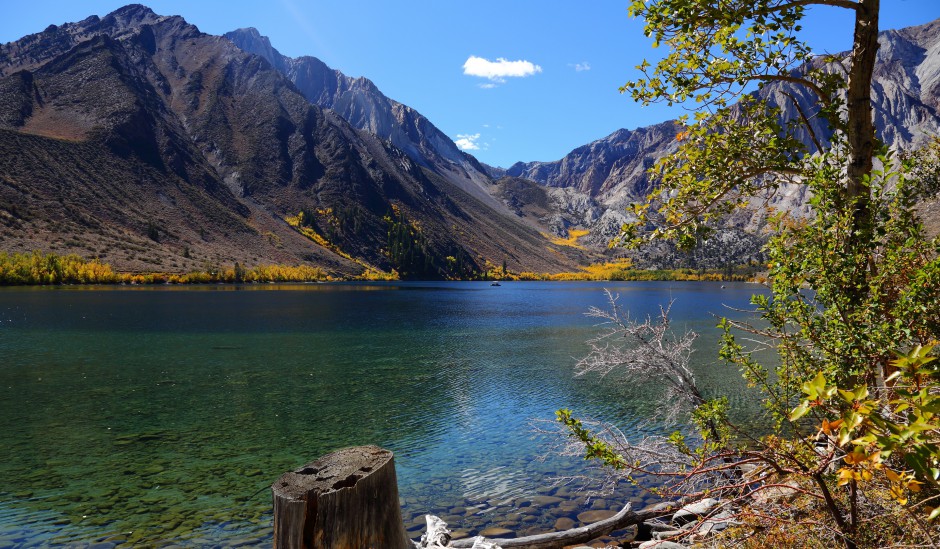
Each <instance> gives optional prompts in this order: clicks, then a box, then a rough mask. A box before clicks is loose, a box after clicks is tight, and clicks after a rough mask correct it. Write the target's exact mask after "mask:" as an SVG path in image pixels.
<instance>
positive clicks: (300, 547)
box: [271, 446, 414, 549]
mask: <svg viewBox="0 0 940 549" xmlns="http://www.w3.org/2000/svg"><path fill="white" fill-rule="evenodd" d="M271 491H272V494H273V498H274V547H275V548H276V549H412V548H413V547H414V545H413V544H412V543H411V541H410V540H409V539H408V535H407V533H406V531H405V527H404V523H403V522H402V519H401V509H400V507H399V504H398V480H397V478H396V475H395V461H394V455H393V454H392V452H390V451H388V450H384V449H382V448H379V447H377V446H356V447H353V448H345V449H343V450H339V451H337V452H333V453H332V454H328V455H326V456H323V457H322V458H320V459H318V460H316V461H314V462H313V463H309V464H307V465H305V466H303V467H301V468H300V469H297V470H295V471H291V472H287V473H284V474H283V475H281V478H279V479H278V480H277V482H275V483H274V484H273V485H271Z"/></svg>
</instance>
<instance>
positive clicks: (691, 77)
mask: <svg viewBox="0 0 940 549" xmlns="http://www.w3.org/2000/svg"><path fill="white" fill-rule="evenodd" d="M813 5H825V6H833V7H837V8H841V9H845V10H850V11H852V12H853V13H854V15H855V25H854V44H853V48H852V50H851V51H850V52H849V53H848V54H847V55H846V56H844V57H840V56H815V55H813V54H812V52H811V50H810V48H809V46H808V45H806V44H805V43H804V42H802V41H801V40H799V38H798V35H799V33H800V30H801V28H800V20H801V19H802V17H803V16H804V13H805V9H806V8H807V7H809V6H813ZM878 12H879V0H757V1H754V0H721V1H717V0H647V1H642V0H635V1H634V2H633V3H632V4H631V7H630V13H631V14H632V15H633V16H637V17H642V18H644V19H645V21H646V27H645V32H646V34H647V35H648V36H650V37H652V38H653V40H654V42H655V44H657V45H659V44H664V45H666V46H667V47H668V48H669V52H668V54H667V55H666V56H665V57H664V58H663V59H662V60H661V61H659V62H658V63H657V64H656V65H655V66H653V65H651V64H649V63H647V62H644V63H643V64H641V65H640V66H639V67H638V68H639V69H640V71H641V72H642V73H643V77H642V78H640V79H638V80H635V81H631V82H628V83H627V84H626V85H625V86H624V87H623V88H622V91H624V92H628V93H630V94H631V95H632V96H633V98H634V99H635V100H637V101H639V102H642V103H651V102H667V103H670V104H672V103H688V102H696V103H698V104H700V105H701V106H702V109H701V110H700V111H698V112H696V114H695V115H694V117H693V119H692V120H691V121H690V120H689V119H688V118H685V119H683V123H684V124H686V125H685V127H684V128H682V131H680V132H679V134H678V136H677V140H678V141H679V144H678V148H677V151H676V152H675V153H674V154H673V155H671V156H669V157H666V158H664V159H662V160H661V161H660V162H658V163H657V164H656V166H654V168H653V169H652V170H651V171H652V173H653V174H654V176H656V178H657V179H658V182H659V186H658V188H657V189H655V190H654V191H653V192H652V193H651V194H650V195H649V197H648V198H649V199H648V201H647V202H646V203H644V204H639V205H637V206H635V208H634V213H635V215H636V217H637V222H636V223H634V224H631V225H628V226H625V227H624V230H623V233H622V234H621V238H620V241H621V243H625V244H629V245H640V244H642V243H643V242H646V241H648V240H651V239H659V238H670V239H675V240H676V241H677V243H678V244H679V245H680V247H684V248H689V247H692V246H694V245H695V244H696V243H697V242H699V241H700V240H701V239H702V238H705V237H707V236H708V234H709V233H710V232H712V231H714V230H715V229H716V227H717V226H718V224H719V223H720V221H721V219H722V218H723V217H725V216H726V215H727V214H729V213H731V212H733V211H734V210H735V209H737V208H740V207H742V206H745V205H746V204H748V202H749V201H752V200H755V199H757V200H759V199H760V198H761V197H762V196H767V194H768V193H772V192H774V191H775V190H777V189H779V188H780V187H781V186H782V185H784V184H788V183H797V184H802V185H806V186H807V187H808V189H809V190H810V193H811V196H812V198H811V205H812V207H813V214H812V215H811V216H810V217H809V218H807V219H798V218H794V217H793V216H791V215H789V214H788V212H777V213H776V214H775V215H773V216H771V217H770V219H769V220H770V224H771V226H772V227H773V228H774V233H773V237H772V238H771V240H770V242H769V243H768V245H767V253H768V255H769V257H770V264H769V267H768V268H769V272H768V275H769V290H770V291H769V295H767V294H758V295H755V296H754V299H753V302H754V304H755V305H756V307H757V311H758V312H759V315H760V317H761V320H762V321H763V325H764V326H765V327H762V328H760V329H758V328H756V327H755V326H754V325H749V324H744V323H741V322H732V321H729V320H726V319H723V320H722V322H721V327H723V328H724V329H725V336H724V340H723V344H722V347H721V349H720V355H721V357H722V358H723V359H725V360H726V361H727V362H729V363H731V364H734V365H736V366H738V367H739V368H740V369H741V370H742V372H743V373H744V375H745V377H746V378H747V380H748V381H749V383H751V384H752V385H753V386H755V387H756V388H758V389H760V390H761V391H762V394H763V399H764V402H765V404H766V405H767V408H768V409H769V411H770V413H771V415H772V418H773V419H774V422H773V425H772V427H771V434H770V435H768V436H763V437H759V436H755V435H753V434H752V433H746V432H744V431H742V430H741V429H740V428H739V426H736V425H733V424H732V423H731V422H730V421H729V419H728V416H727V413H726V412H727V402H723V401H722V400H721V399H716V400H706V399H704V398H701V392H700V391H698V389H697V388H696V387H695V380H694V377H692V376H686V378H682V376H679V377H677V378H675V379H674V381H675V382H677V383H678V384H679V385H682V386H685V388H684V389H683V390H682V391H680V393H683V392H684V393H687V394H695V395H699V396H698V398H697V399H696V398H689V399H684V400H679V401H675V402H680V403H684V408H683V409H682V411H684V412H687V413H689V414H690V416H691V419H692V420H693V423H694V424H695V425H696V426H697V427H698V428H699V433H700V436H699V439H698V440H697V441H691V440H687V438H686V437H684V436H682V435H680V434H676V435H675V436H673V437H671V438H670V439H669V440H667V441H654V442H655V444H653V445H652V446H650V444H647V445H646V446H645V447H643V446H642V445H641V446H637V445H636V444H633V443H631V442H630V441H628V440H624V439H622V438H620V439H617V438H616V437H615V438H613V439H612V438H609V437H603V436H601V435H598V434H595V433H594V432H592V431H590V430H588V429H586V428H585V427H584V425H583V424H581V423H580V422H579V421H578V420H577V419H574V418H573V417H572V416H571V414H570V412H568V411H565V410H563V411H560V412H559V419H560V420H561V421H562V422H563V423H564V424H565V425H567V426H568V428H569V430H570V432H571V434H572V435H573V436H574V437H575V438H576V439H577V440H580V441H581V442H582V443H584V444H586V445H587V447H588V457H594V458H599V459H601V460H603V461H604V462H605V463H607V464H608V465H611V466H612V467H614V468H615V469H618V470H621V471H626V472H627V473H628V474H629V473H631V472H649V473H653V474H654V475H657V476H659V477H661V478H662V477H665V478H668V479H671V483H670V482H666V484H665V485H664V488H662V489H661V493H663V495H664V496H670V497H679V496H686V497H693V498H696V497H703V496H704V495H706V494H722V495H724V496H728V497H729V498H731V499H732V500H737V499H740V498H743V497H745V493H746V492H747V490H745V489H744V488H745V487H747V486H749V481H746V480H742V479H741V478H740V476H739V475H738V473H737V472H736V471H739V470H740V464H741V463H742V462H748V463H756V464H760V465H761V466H763V467H767V468H769V470H771V471H773V474H774V478H776V479H778V480H780V479H783V477H785V476H789V477H795V478H796V479H797V487H796V488H795V489H797V490H799V491H800V493H802V494H804V495H805V496H806V497H808V498H810V500H811V501H818V502H821V503H822V505H823V508H824V509H825V511H826V512H827V513H828V516H829V517H830V521H831V522H830V523H829V524H827V525H826V528H830V527H831V528H830V529H831V531H834V532H836V537H835V538H834V539H833V541H839V542H841V543H843V544H844V545H845V546H846V547H850V548H851V547H856V546H859V545H865V544H877V542H873V541H872V540H873V539H875V538H874V537H872V536H875V537H877V535H879V533H878V532H877V531H875V530H877V529H873V528H872V527H871V525H870V523H868V522H865V521H864V520H863V519H864V518H866V512H868V511H866V509H864V508H862V507H864V506H863V505H862V503H863V502H868V503H870V502H871V501H874V500H875V499H876V496H877V493H876V490H875V489H876V488H878V486H881V487H884V488H885V491H886V492H887V491H889V490H890V494H891V495H892V497H894V499H895V501H896V503H897V505H899V506H900V507H896V508H894V509H893V510H892V511H891V512H892V513H893V512H898V513H901V512H902V511H903V510H904V506H905V505H907V506H910V505H916V506H919V507H918V508H921V509H926V508H928V507H930V503H929V502H930V501H931V498H933V497H934V495H935V494H937V493H938V491H937V490H938V488H940V485H938V483H937V478H938V476H940V459H938V458H940V445H938V443H940V419H938V417H937V415H936V414H937V413H940V403H937V402H934V399H933V396H932V395H934V394H935V392H937V389H940V376H938V374H937V372H936V371H935V370H934V369H931V367H930V366H928V364H930V363H931V360H930V359H931V358H932V356H931V354H932V353H933V349H934V348H936V347H935V342H936V341H937V340H940V307H937V306H936V303H938V302H940V301H938V300H940V262H938V259H937V254H938V251H940V242H938V241H937V240H933V241H929V240H928V239H926V238H925V237H924V234H923V229H922V226H921V224H920V222H919V220H918V219H917V216H916V212H915V205H916V203H917V201H918V200H919V199H921V198H922V197H923V196H924V194H925V192H926V191H927V190H928V187H927V185H925V184H924V182H925V181H927V180H929V179H930V178H929V177H925V176H924V174H923V173H920V172H918V170H921V171H923V170H924V167H925V166H927V167H929V166H930V163H929V162H926V161H924V159H926V158H936V155H935V154H934V155H933V156H931V154H929V153H926V154H921V155H920V157H919V158H918V157H905V158H900V159H899V158H898V157H897V155H895V154H893V153H891V152H889V151H888V150H887V149H886V148H885V147H884V146H883V145H882V144H881V143H880V142H879V141H878V140H877V139H876V136H875V128H874V124H873V122H872V112H871V111H872V104H871V91H870V90H871V83H872V74H873V71H874V64H875V57H876V52H877V48H878V42H877V36H878ZM769 85H773V86H780V91H781V94H782V95H783V96H785V97H788V98H789V99H790V100H791V101H792V104H793V106H794V110H795V111H796V112H797V116H795V117H794V118H793V119H790V120H788V119H784V118H783V116H782V110H781V109H780V108H779V107H778V106H775V105H774V104H772V103H771V102H769V101H767V100H765V99H762V98H761V95H760V94H757V93H752V90H753V88H754V87H755V86H756V87H757V88H763V87H765V86H769ZM806 97H812V98H813V99H814V102H813V106H811V107H807V102H806V101H800V98H806ZM814 120H822V121H824V122H825V124H824V125H823V126H822V127H820V126H819V125H818V124H815V123H814V122H813V121H814ZM932 150H933V151H934V152H935V151H936V150H937V147H936V146H934V147H933V149H932ZM649 221H655V222H656V226H657V228H656V229H654V230H652V231H648V232H644V228H645V227H646V226H648V222H649ZM607 320H609V321H610V322H612V323H613V326H614V328H615V330H614V333H615V334H617V335H618V337H619V336H626V338H625V341H634V342H635V343H634V344H633V345H627V346H626V347H616V346H615V347H613V348H612V347H609V346H604V347H595V348H594V351H593V352H592V357H589V359H590V360H589V361H590V362H593V363H596V364H606V365H609V366H611V367H614V366H616V367H618V368H621V369H622V368H624V365H626V366H627V370H628V372H632V373H633V374H634V375H636V374H637V373H641V374H643V375H644V376H646V377H651V376H655V375H660V374H657V372H661V371H662V367H663V366H662V365H663V364H664V362H663V360H664V358H663V356H664V355H663V353H665V354H666V355H667V356H673V359H672V360H673V362H675V359H676V355H675V353H676V349H674V348H672V351H670V349H671V347H670V346H669V345H665V344H663V343H662V341H663V338H664V337H665V334H666V332H665V331H663V330H659V331H656V330H653V331H650V330H649V329H646V331H644V328H643V327H644V326H647V327H649V326H654V324H651V323H650V322H649V321H648V322H647V323H646V324H643V323H637V322H635V321H629V319H624V318H623V316H622V315H620V314H619V313H616V311H615V313H612V314H610V315H609V316H608V318H607ZM662 322H663V323H664V324H665V323H667V319H665V317H664V319H663V321H662ZM741 330H743V331H745V332H747V333H749V334H756V335H757V336H759V337H760V338H761V339H762V341H763V342H764V344H765V345H767V346H770V347H773V348H775V349H776V350H777V351H778V354H779V365H777V366H775V367H774V366H766V365H763V364H760V363H759V362H758V361H756V360H755V359H754V358H753V355H752V353H751V352H750V350H749V349H747V348H745V347H744V345H743V344H742V343H741V342H740V341H739V338H738V337H737V336H736V334H739V333H740V331H741ZM637 334H640V335H642V334H646V335H647V337H640V338H639V339H637V337H636V335H637ZM653 348H658V349H661V350H662V352H661V353H660V354H652V355H651V354H649V353H648V352H645V351H643V349H647V350H649V349H653ZM644 352H645V353H646V354H644ZM670 353H671V355H670ZM636 357H639V362H637V361H636V360H637V359H636ZM678 358H680V359H682V358H683V357H682V356H678ZM676 364H678V365H679V366H681V365H682V362H681V361H679V362H677V363H676ZM673 371H682V369H681V368H679V369H675V368H673ZM663 442H666V443H668V445H669V446H670V447H671V448H672V449H673V451H672V453H671V454H669V455H672V456H674V457H675V459H674V460H673V461H672V462H671V464H670V466H664V463H663V462H662V461H656V460H648V459H645V458H644V453H643V452H644V451H645V450H644V448H645V449H646V450H648V449H649V448H650V447H654V448H658V449H657V450H656V451H657V452H658V454H649V452H647V455H666V454H664V453H663V452H664V450H662V443H663ZM656 445H659V446H656ZM676 456H684V457H683V458H682V459H679V458H678V457H676ZM664 467H665V468H664ZM780 482H783V481H782V480H780ZM878 483H881V484H878ZM922 485H926V486H927V488H928V489H927V490H921V489H920V487H921V486H922ZM764 486H767V483H765V484H764ZM867 488H872V490H871V491H870V492H869V493H868V495H866V494H863V493H862V492H863V491H864V490H865V489H867ZM918 490H919V491H918ZM757 492H758V493H759V492H760V490H758V491H757ZM751 494H753V492H752V493H751ZM915 500H917V503H916V504H915V503H913V502H914V501H915ZM934 505H935V504H934ZM938 514H940V511H938V512H937V513H933V512H930V513H929V518H931V519H933V518H935V516H936V515H938ZM912 516H914V515H912ZM925 517H926V515H925ZM765 518H767V517H765ZM776 519H779V520H786V516H784V515H779V516H777V517H776ZM912 520H914V521H915V523H916V524H917V527H918V528H920V529H921V530H922V531H923V532H924V536H926V537H928V538H929V537H930V536H931V534H930V533H929V531H930V529H929V528H928V527H927V526H926V525H925V523H924V521H923V517H916V516H915V519H912ZM811 522H812V521H803V523H804V524H806V525H807V527H808V528H813V526H811V525H810V523H811Z"/></svg>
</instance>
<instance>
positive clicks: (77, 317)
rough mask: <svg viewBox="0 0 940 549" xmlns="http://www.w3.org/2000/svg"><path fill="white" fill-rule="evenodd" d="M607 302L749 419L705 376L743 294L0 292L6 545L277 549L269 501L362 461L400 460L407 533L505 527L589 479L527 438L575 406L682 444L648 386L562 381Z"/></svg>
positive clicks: (742, 401) (486, 287) (204, 289)
mask: <svg viewBox="0 0 940 549" xmlns="http://www.w3.org/2000/svg"><path fill="white" fill-rule="evenodd" d="M604 288H609V289H610V290H612V291H614V292H616V293H618V294H620V296H621V299H620V303H621V305H622V306H624V307H625V308H627V309H629V310H631V312H632V313H633V314H635V315H647V314H655V313H656V312H657V311H658V307H659V306H660V305H661V304H665V303H667V302H668V301H669V300H670V299H672V300H674V301H675V304H674V305H673V309H672V312H673V322H674V326H676V327H677V328H679V329H684V328H689V329H694V330H696V331H700V332H702V337H701V338H700V342H699V347H700V348H701V349H700V350H699V351H697V352H696V354H695V355H694V361H695V367H696V370H697V372H698V374H697V375H698V376H699V378H700V380H701V382H702V384H703V385H704V386H706V387H707V388H710V390H715V391H717V390H721V391H726V392H729V393H731V395H732V403H733V404H734V405H735V406H737V408H738V413H740V414H743V415H746V414H751V413H752V412H753V409H754V407H755V406H756V405H755V404H754V398H753V396H751V395H749V394H748V393H746V390H745V389H744V383H743V382H742V381H741V380H740V375H739V374H738V372H737V371H735V370H734V369H733V368H730V367H728V366H725V365H723V364H721V363H719V362H718V361H717V359H716V353H715V351H714V343H715V340H716V337H717V330H716V329H715V328H714V326H715V324H716V320H715V318H714V316H713V314H719V315H729V314H732V311H730V310H729V309H727V308H726V306H730V307H736V308H748V307H749V306H748V302H749V298H750V295H751V294H752V293H754V292H756V291H759V287H758V286H755V285H748V284H736V283H708V282H675V283H667V282H622V283H614V282H606V283H538V282H505V283H503V284H502V286H500V287H493V286H490V284H489V283H485V282H479V283H476V282H457V283H453V282H451V283H388V284H384V283H383V284H351V283H350V284H307V285H251V286H225V285H219V286H187V287H169V286H160V287H59V288H0V357H2V358H0V391H2V395H3V396H2V399H0V422H2V429H0V433H2V434H0V437H2V440H0V547H19V546H23V547H32V546H50V545H68V544H73V545H89V544H94V543H98V544H99V545H98V547H111V546H121V545H124V546H132V545H133V546H141V545H150V546H170V545H174V544H178V545H182V546H269V545H270V542H271V541H270V540H271V515H270V507H271V503H270V492H269V490H268V489H267V487H269V486H270V484H271V483H272V482H273V481H274V480H275V479H277V477H278V476H280V474H281V473H283V472H284V471H287V470H289V469H293V468H296V467H298V466H300V465H303V464H304V463H307V462H309V461H312V460H314V459H315V458H317V457H319V456H321V455H323V454H325V453H328V452H330V451H332V450H335V449H338V448H341V447H344V446H349V445H356V444H378V445H380V446H383V447H385V448H388V449H390V450H393V451H394V452H395V455H396V458H395V459H396V466H397V471H398V479H399V492H400V496H401V498H402V502H403V516H404V518H405V521H406V523H407V524H408V525H409V527H410V528H412V529H413V531H414V532H416V534H415V535H419V534H420V532H419V531H417V530H415V529H414V528H413V526H414V524H415V523H417V522H420V517H421V516H422V515H423V514H424V513H426V512H430V513H435V514H442V515H451V517H452V519H453V516H454V515H459V516H460V517H461V518H465V519H466V524H463V525H454V524H452V527H453V526H458V527H463V528H464V529H465V530H466V531H467V532H468V533H470V534H472V533H474V532H475V531H478V530H480V529H482V528H483V527H484V526H500V525H501V521H503V522H505V521H506V519H505V516H506V514H507V513H506V511H507V510H512V509H514V507H515V506H518V505H519V502H520V501H522V500H524V499H525V498H526V497H531V496H533V495H537V494H554V495H556V496H564V495H565V494H567V492H560V491H557V490H548V489H547V488H546V487H547V486H551V479H553V478H556V477H558V476H564V475H570V474H577V473H579V472H581V470H582V467H583V462H582V461H581V460H577V459H563V458H560V457H553V456H552V455H551V454H550V452H549V451H548V449H549V446H550V441H548V440H546V439H545V437H544V436H539V435H537V434H536V433H535V431H534V430H533V427H532V420H551V419H552V418H554V412H555V410H557V409H559V408H563V407H568V408H571V409H573V410H574V411H575V413H576V415H578V416H579V417H584V416H590V417H595V418H598V419H603V420H606V421H611V422H613V423H616V424H617V425H618V426H620V428H621V429H622V430H623V431H624V432H625V433H628V434H629V433H633V432H638V430H639V429H643V430H647V431H649V430H653V431H657V430H661V431H662V432H667V431H671V430H672V429H673V426H667V425H658V424H656V423H653V424H649V423H648V422H647V421H646V420H647V418H649V417H652V416H654V415H655V412H656V409H655V400H654V399H653V398H652V396H651V395H654V394H655V393H656V388H655V387H636V386H632V387H628V386H624V385H623V384H618V383H617V381H616V376H615V375H614V376H609V377H608V378H607V379H603V380H602V379H599V378H598V377H596V376H588V377H580V378H576V377H574V374H573V367H574V365H575V363H576V362H577V360H578V359H579V358H580V357H582V356H583V355H584V354H585V353H586V352H587V350H588V349H587V346H586V345H585V343H584V341H585V340H586V339H588V338H589V337H590V336H591V335H592V334H595V333H597V332H598V330H599V328H598V327H597V326H596V325H595V324H596V321H595V320H594V319H591V318H588V317H586V316H585V315H584V313H585V312H586V311H587V309H588V307H590V306H592V305H596V306H603V305H604V304H605V295H604V293H603V289H604ZM733 314H734V315H736V316H740V313H733ZM540 458H542V459H540ZM624 493H625V494H626V496H624V497H628V496H629V497H634V498H635V500H636V502H637V503H642V502H644V501H646V500H643V499H642V498H643V497H645V496H644V495H643V494H631V493H630V492H629V491H627V492H624ZM616 499H617V498H614V499H612V500H611V501H610V507H611V508H619V507H620V506H621V505H622V503H623V502H622V501H620V500H616ZM578 501H579V504H580V502H582V501H584V503H585V504H589V503H591V500H587V501H585V500H584V499H583V498H582V499H580V500H578ZM595 508H597V507H596V502H595ZM458 511H459V512H458ZM577 511H578V510H574V511H570V513H569V514H571V515H572V516H573V515H576V514H577ZM558 513H559V511H557V510H556V515H553V516H557V514H558ZM513 518H514V519H516V517H513ZM551 520H554V519H553V518H552V519H551ZM526 521H528V522H526ZM546 521H547V519H543V518H541V517H540V516H536V515H530V516H523V517H522V518H521V519H519V520H514V524H510V525H509V526H510V527H513V528H516V529H519V530H520V531H521V528H522V526H525V527H526V528H527V529H528V530H529V531H538V530H539V529H542V530H550V529H551V524H549V523H548V522H546Z"/></svg>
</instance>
